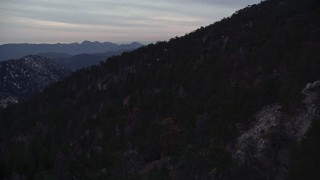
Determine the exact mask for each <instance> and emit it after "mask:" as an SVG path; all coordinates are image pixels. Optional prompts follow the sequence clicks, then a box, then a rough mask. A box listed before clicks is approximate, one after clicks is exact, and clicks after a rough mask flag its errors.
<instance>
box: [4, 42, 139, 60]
mask: <svg viewBox="0 0 320 180" xmlns="http://www.w3.org/2000/svg"><path fill="white" fill-rule="evenodd" d="M140 46H142V44H140V43H136V42H133V43H131V44H121V45H119V44H115V43H111V42H103V43H100V42H97V41H95V42H90V41H83V42H82V43H71V44H60V43H59V44H3V45H0V61H4V60H8V59H17V58H21V57H23V56H26V55H30V54H32V55H36V54H49V55H50V53H51V55H54V53H55V54H56V55H57V54H60V55H62V54H70V55H76V54H81V53H87V54H93V53H105V52H112V51H125V50H131V49H135V48H138V47H140Z"/></svg>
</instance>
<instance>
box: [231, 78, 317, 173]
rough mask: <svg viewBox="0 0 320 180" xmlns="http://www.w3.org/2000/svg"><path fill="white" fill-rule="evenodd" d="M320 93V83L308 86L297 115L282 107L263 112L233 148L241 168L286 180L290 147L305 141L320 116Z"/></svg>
mask: <svg viewBox="0 0 320 180" xmlns="http://www.w3.org/2000/svg"><path fill="white" fill-rule="evenodd" d="M319 93H320V81H316V82H314V83H309V84H307V85H306V87H305V88H304V89H303V91H302V94H303V95H304V99H303V101H302V103H303V105H302V108H301V110H299V111H297V113H296V114H294V115H288V114H286V113H285V112H284V111H282V109H281V106H280V105H279V104H273V105H269V106H266V107H264V108H263V109H262V110H261V111H259V112H258V113H257V114H256V116H255V119H256V121H254V122H253V123H252V125H251V128H250V129H248V130H247V131H245V132H243V133H242V134H241V135H240V136H239V137H238V138H237V139H236V142H235V144H234V147H233V149H232V156H233V159H234V161H235V162H236V163H237V164H238V166H239V168H240V169H246V166H249V165H250V167H251V168H253V169H254V170H253V171H254V172H255V174H254V176H255V177H254V178H262V179H284V176H285V174H286V172H287V167H288V164H289V160H290V154H289V151H290V147H291V146H292V145H293V144H295V143H300V142H301V140H302V139H303V138H304V137H305V134H306V132H307V131H308V129H309V128H310V126H311V125H312V121H313V120H314V119H315V118H316V117H318V116H319V105H320V103H319V102H320V101H319V100H320V98H319ZM246 170H247V169H246ZM250 174H251V175H252V173H250Z"/></svg>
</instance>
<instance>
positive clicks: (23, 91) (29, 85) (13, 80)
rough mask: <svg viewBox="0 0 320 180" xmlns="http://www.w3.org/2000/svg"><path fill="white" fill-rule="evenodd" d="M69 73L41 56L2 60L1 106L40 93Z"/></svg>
mask: <svg viewBox="0 0 320 180" xmlns="http://www.w3.org/2000/svg"><path fill="white" fill-rule="evenodd" d="M68 74H70V71H69V70H67V69H65V68H63V67H60V66H57V65H56V64H54V63H52V62H51V60H49V59H47V58H44V57H41V56H25V57H23V58H21V59H18V60H9V61H5V62H0V107H6V106H7V104H8V103H10V102H11V103H17V102H18V101H19V100H23V99H26V98H28V97H30V96H31V95H34V94H36V93H39V92H41V91H42V90H43V89H44V88H45V87H47V86H48V85H49V84H52V83H54V82H57V81H58V80H61V79H62V78H64V77H66V76H67V75H68Z"/></svg>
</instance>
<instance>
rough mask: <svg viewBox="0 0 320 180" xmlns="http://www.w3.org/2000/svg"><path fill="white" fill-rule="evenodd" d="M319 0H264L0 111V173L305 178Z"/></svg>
mask: <svg viewBox="0 0 320 180" xmlns="http://www.w3.org/2000/svg"><path fill="white" fill-rule="evenodd" d="M319 35H320V1H318V0H306V1H300V0H268V1H264V2H262V3H261V4H259V5H253V6H250V7H247V8H245V9H242V10H239V11H238V12H236V13H235V14H234V15H232V16H231V17H229V18H225V19H223V20H221V21H220V22H216V23H214V24H212V25H210V26H208V27H202V28H200V29H198V30H196V31H194V32H191V33H190V34H187V35H186V36H183V37H179V38H173V39H171V40H170V41H168V42H158V43H156V44H151V45H148V46H145V47H141V48H139V49H137V50H135V51H132V52H127V53H123V54H122V55H121V56H116V57H112V58H110V59H109V60H108V61H107V62H105V63H103V64H101V65H99V66H93V67H91V68H89V69H82V70H79V71H76V72H75V73H73V74H72V75H71V76H69V77H67V78H66V79H65V80H63V81H61V82H58V83H56V84H54V85H53V86H51V87H50V88H47V89H45V91H44V92H43V93H41V94H40V95H38V96H36V97H34V98H33V99H31V100H30V101H28V102H26V103H22V104H19V105H17V106H10V107H9V108H7V109H5V110H2V111H1V112H0V119H1V121H0V152H1V153H0V172H1V173H0V178H2V179H5V178H7V179H10V178H12V179H19V178H20V179H23V178H25V179H35V180H38V179H174V180H176V179H181V180H182V179H183V180H188V179H190V180H191V179H201V180H202V179H223V180H224V179H227V180H229V179H230V180H233V179H238V180H239V179H240V180H241V179H243V180H247V179H266V180H267V179H277V180H278V179H279V180H281V179H317V178H318V177H319V176H320V174H319V173H320V172H319V160H320V153H319V152H320V145H319V132H320V126H319V125H320V123H319V122H320V116H319V112H320V71H319V69H320V51H319V48H320V36H319Z"/></svg>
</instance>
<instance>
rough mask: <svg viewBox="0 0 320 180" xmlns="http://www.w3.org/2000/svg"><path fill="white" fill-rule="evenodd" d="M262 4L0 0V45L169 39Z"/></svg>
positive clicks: (223, 0)
mask: <svg viewBox="0 0 320 180" xmlns="http://www.w3.org/2000/svg"><path fill="white" fill-rule="evenodd" d="M258 2H260V0H241V1H240V0H198V1H191V0H157V1H155V0H130V1H128V0H126V1H125V0H55V1H51V0H23V1H22V0H1V1H0V26H1V28H0V44H5V43H57V42H61V43H68V42H81V41H83V40H91V41H112V42H118V43H122V42H130V41H139V42H152V41H157V40H168V39H170V38H171V37H174V36H180V35H184V34H185V33H188V32H190V31H192V30H194V29H197V28H198V27H200V26H206V25H209V24H211V23H213V22H215V21H217V20H220V19H221V18H223V17H228V16H230V15H231V14H232V13H233V12H235V11H236V10H238V9H240V8H243V7H245V6H247V5H250V4H254V3H258Z"/></svg>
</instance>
